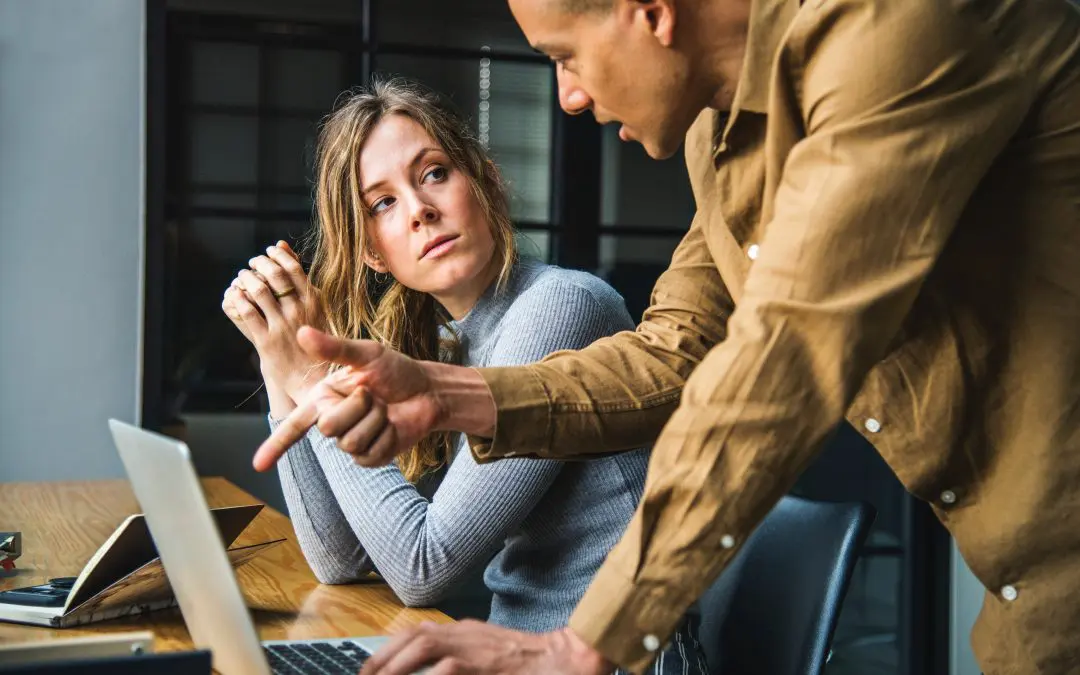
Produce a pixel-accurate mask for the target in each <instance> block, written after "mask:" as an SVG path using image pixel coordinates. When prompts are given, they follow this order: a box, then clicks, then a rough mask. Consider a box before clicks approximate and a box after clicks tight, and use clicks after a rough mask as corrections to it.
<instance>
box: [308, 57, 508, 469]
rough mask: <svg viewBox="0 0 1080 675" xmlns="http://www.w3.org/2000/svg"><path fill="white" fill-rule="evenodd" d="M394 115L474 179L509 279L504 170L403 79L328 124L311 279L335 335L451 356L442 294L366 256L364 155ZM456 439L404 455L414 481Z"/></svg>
mask: <svg viewBox="0 0 1080 675" xmlns="http://www.w3.org/2000/svg"><path fill="white" fill-rule="evenodd" d="M389 115H406V116H408V117H410V118H411V119H412V120H414V121H415V122H416V123H418V124H419V125H420V126H421V127H423V128H424V130H425V131H427V133H428V134H429V135H430V136H431V138H432V139H434V140H435V141H436V142H437V143H438V144H439V145H440V146H441V147H442V149H443V150H444V151H445V152H446V154H447V156H448V157H449V159H450V161H451V162H452V163H453V165H454V166H455V167H456V168H457V169H458V170H459V171H462V172H463V173H464V174H465V175H466V176H467V177H468V179H469V183H470V185H471V186H472V192H473V195H474V196H475V198H476V199H477V201H478V203H479V204H480V206H481V210H482V212H483V213H484V215H485V217H486V219H487V221H488V225H489V227H490V228H491V235H492V237H493V239H494V240H495V256H496V260H495V261H494V262H493V264H495V265H499V266H500V272H499V275H498V278H497V281H496V284H497V287H498V288H501V287H502V286H503V285H505V283H506V281H507V279H508V278H509V275H510V270H511V268H512V266H513V264H514V262H515V260H516V258H517V248H516V245H515V242H514V228H513V223H512V221H511V220H510V206H509V199H508V195H507V190H506V187H505V184H504V183H503V180H502V177H501V175H500V174H499V170H498V168H497V167H496V166H495V164H494V163H493V162H492V161H491V159H490V158H489V157H488V154H487V152H486V150H485V149H484V147H483V146H482V145H481V144H480V142H479V140H478V139H477V138H476V136H475V135H474V134H473V133H472V130H471V129H470V128H469V126H468V124H467V123H466V122H465V120H464V119H462V117H461V116H459V115H458V114H456V113H455V112H453V111H452V110H451V109H450V108H449V107H448V106H447V105H446V104H445V103H444V102H443V101H442V100H441V99H440V98H439V97H438V95H437V94H435V93H434V92H432V91H431V90H429V89H427V88H425V87H423V86H421V85H418V84H416V83H412V82H408V81H406V80H403V79H398V78H395V79H390V80H382V81H375V82H374V83H373V84H372V85H371V87H369V88H365V89H360V90H356V91H351V92H349V93H347V94H345V95H343V96H342V98H340V99H339V101H338V103H337V104H336V105H335V108H334V111H333V112H332V113H331V114H330V115H329V116H327V118H326V119H325V120H324V121H323V124H322V127H321V129H320V132H319V140H318V146H317V150H316V159H315V165H316V169H317V175H318V178H317V185H316V197H315V208H316V213H317V226H316V227H315V228H314V230H313V232H312V236H311V237H310V239H309V241H308V246H307V248H308V251H309V252H310V253H311V260H312V264H311V281H312V283H313V284H314V285H315V287H316V288H318V289H320V291H321V295H322V299H323V301H324V303H325V304H324V309H325V312H326V317H327V321H328V324H329V325H328V328H329V330H330V332H331V333H333V334H334V335H338V336H342V337H348V338H361V337H362V338H367V339H373V340H378V341H379V342H381V343H383V344H384V345H386V346H387V347H390V348H392V349H396V350H398V351H400V352H402V353H404V354H407V355H408V356H411V357H413V358H416V359H423V360H429V361H435V360H442V361H446V360H452V359H454V358H456V356H455V354H456V343H455V342H453V341H447V340H443V339H441V338H440V327H444V326H446V322H447V321H448V320H449V317H447V316H446V314H445V312H443V311H442V310H441V308H440V307H439V306H438V305H437V304H436V302H435V300H434V298H432V297H431V296H430V295H428V294H427V293H422V292H419V291H415V290H413V289H411V288H407V287H405V286H404V285H402V284H400V283H398V282H397V281H396V280H394V279H393V278H392V277H390V278H388V279H379V278H378V277H377V276H376V274H375V272H374V270H372V269H371V268H370V267H368V266H367V265H366V264H365V263H364V254H365V252H367V253H369V254H370V253H371V251H372V249H371V248H370V244H369V241H370V240H369V233H368V232H367V227H366V225H367V223H368V219H369V218H370V217H371V214H370V212H369V210H368V208H367V206H366V205H365V204H364V200H363V198H362V197H361V189H362V188H361V183H360V153H361V152H362V151H363V148H364V144H365V142H366V141H367V139H368V137H369V136H370V135H371V132H372V130H373V129H374V128H375V127H376V125H378V123H379V121H380V120H382V119H384V118H385V117H387V116H389ZM443 334H444V335H445V334H447V332H444V333H443ZM450 443H451V436H450V434H449V433H446V432H440V433H435V434H431V435H430V436H428V437H426V438H424V439H422V440H421V441H420V442H419V443H418V444H417V445H416V446H415V447H414V448H412V450H410V451H409V452H406V453H403V454H401V455H400V456H399V457H398V460H397V461H398V466H399V468H400V469H401V471H402V473H403V474H404V475H405V478H406V479H408V480H410V481H413V482H415V481H416V480H417V479H419V478H420V477H421V476H423V475H424V474H425V473H427V472H430V471H434V470H436V469H438V468H440V467H441V466H443V465H444V464H445V463H446V462H447V461H448V459H449V457H450V450H451V448H450Z"/></svg>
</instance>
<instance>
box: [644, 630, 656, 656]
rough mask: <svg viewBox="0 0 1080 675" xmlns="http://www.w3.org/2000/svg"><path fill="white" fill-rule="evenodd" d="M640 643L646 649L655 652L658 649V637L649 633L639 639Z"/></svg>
mask: <svg viewBox="0 0 1080 675" xmlns="http://www.w3.org/2000/svg"><path fill="white" fill-rule="evenodd" d="M641 645H642V646H643V647H645V649H647V650H648V651H650V652H655V651H656V650H657V649H660V638H658V637H656V636H655V635H652V634H651V633H650V634H649V635H646V636H645V637H644V638H643V639H642V640H641Z"/></svg>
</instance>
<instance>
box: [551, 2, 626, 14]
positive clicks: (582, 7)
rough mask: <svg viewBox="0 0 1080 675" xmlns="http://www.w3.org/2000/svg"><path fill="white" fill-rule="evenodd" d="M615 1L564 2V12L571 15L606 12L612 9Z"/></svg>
mask: <svg viewBox="0 0 1080 675" xmlns="http://www.w3.org/2000/svg"><path fill="white" fill-rule="evenodd" d="M612 3H613V0H562V6H563V11H565V12H569V13H570V14H588V13H591V12H605V11H607V10H609V9H611V5H612Z"/></svg>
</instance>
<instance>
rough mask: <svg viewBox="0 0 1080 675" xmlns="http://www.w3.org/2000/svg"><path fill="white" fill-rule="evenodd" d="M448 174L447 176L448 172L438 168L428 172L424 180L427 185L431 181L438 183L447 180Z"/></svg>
mask: <svg viewBox="0 0 1080 675" xmlns="http://www.w3.org/2000/svg"><path fill="white" fill-rule="evenodd" d="M446 174H447V171H446V169H445V168H444V167H441V166H436V167H433V168H432V169H431V170H430V171H428V172H427V173H425V174H424V178H423V180H424V182H425V183H426V182H428V181H429V180H433V181H435V182H438V181H441V180H443V179H444V178H446Z"/></svg>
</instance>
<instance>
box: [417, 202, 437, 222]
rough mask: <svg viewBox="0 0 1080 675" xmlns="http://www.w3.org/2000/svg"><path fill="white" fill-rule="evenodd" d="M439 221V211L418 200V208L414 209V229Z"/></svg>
mask: <svg viewBox="0 0 1080 675" xmlns="http://www.w3.org/2000/svg"><path fill="white" fill-rule="evenodd" d="M438 219H439V211H438V209H436V208H435V207H434V206H432V205H431V204H428V203H427V202H425V201H423V200H417V203H416V208H415V209H413V219H412V220H413V222H412V225H413V227H414V228H419V227H420V226H421V225H428V224H431V223H434V222H435V221H436V220H438Z"/></svg>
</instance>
